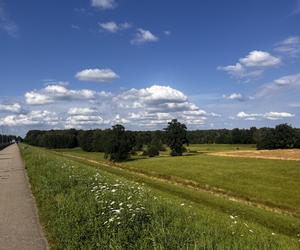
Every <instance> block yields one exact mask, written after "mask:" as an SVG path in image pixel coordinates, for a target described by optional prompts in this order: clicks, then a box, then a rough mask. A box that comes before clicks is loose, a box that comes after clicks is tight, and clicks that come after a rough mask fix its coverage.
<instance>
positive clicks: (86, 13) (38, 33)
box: [0, 0, 300, 135]
mask: <svg viewBox="0 0 300 250" xmlns="http://www.w3.org/2000/svg"><path fill="white" fill-rule="evenodd" d="M299 27H300V1H297V0H277V1H271V0H253V1H238V0H229V1H221V0H219V1H216V0H213V1H208V0H207V1H196V0H189V1H179V0H178V1H177V0H175V1H174V0H173V1H171V0H170V1H169V0H165V1H158V0H156V1H146V0H74V1H66V0H64V1H62V0H60V1H58V0H51V1H50V0H48V1H47V0H45V1H38V0H28V1H17V0H9V1H8V0H0V55H1V57H0V69H1V71H0V72H1V74H0V85H1V94H0V125H2V126H5V127H6V128H8V129H9V130H10V131H11V132H14V133H18V134H22V135H23V134H24V133H25V132H26V131H27V130H28V129H32V128H37V129H50V128H70V127H75V128H86V129H87V128H96V127H99V128H104V127H110V126H111V125H113V124H115V123H123V124H124V125H125V126H126V127H128V128H130V129H141V130H144V129H157V128H162V127H164V126H165V125H166V124H167V122H168V121H169V120H170V119H172V118H178V119H179V120H180V121H182V122H184V123H186V124H187V125H188V128H189V129H206V128H233V127H250V126H257V127H261V126H274V125H276V124H278V123H283V122H287V123H290V124H292V125H293V126H297V124H299V121H300V118H299V115H300V112H299V109H300V100H299V94H300V28H299Z"/></svg>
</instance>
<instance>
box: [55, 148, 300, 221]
mask: <svg viewBox="0 0 300 250" xmlns="http://www.w3.org/2000/svg"><path fill="white" fill-rule="evenodd" d="M57 154H59V155H62V156H67V157H70V158H73V159H78V160H83V161H86V162H89V163H93V164H96V165H100V166H101V165H103V166H106V167H115V168H119V169H122V170H123V171H127V172H133V173H134V174H136V175H139V176H143V177H147V178H151V179H153V180H158V181H162V182H165V183H170V184H172V185H177V186H182V187H188V188H191V189H193V190H197V191H199V192H206V193H209V194H211V195H214V196H217V197H222V198H225V199H227V200H230V201H233V202H239V203H242V204H246V205H250V206H254V207H258V208H262V209H264V210H266V211H270V212H275V213H278V214H288V215H292V216H296V217H299V216H300V214H299V211H295V212H294V211H290V210H289V209H284V208H279V207H274V206H268V205H266V204H263V203H259V202H256V201H249V200H247V199H245V198H243V197H239V196H236V195H233V194H230V193H228V191H226V190H224V189H221V188H216V187H212V186H209V185H205V186H201V185H200V184H199V183H197V182H194V181H191V180H187V179H184V178H180V177H176V176H164V175H158V174H157V173H155V172H142V171H139V170H137V169H135V168H130V167H127V166H126V167H125V166H124V165H122V164H119V163H110V162H104V161H95V160H91V159H88V158H85V157H80V156H75V155H72V154H66V153H57Z"/></svg>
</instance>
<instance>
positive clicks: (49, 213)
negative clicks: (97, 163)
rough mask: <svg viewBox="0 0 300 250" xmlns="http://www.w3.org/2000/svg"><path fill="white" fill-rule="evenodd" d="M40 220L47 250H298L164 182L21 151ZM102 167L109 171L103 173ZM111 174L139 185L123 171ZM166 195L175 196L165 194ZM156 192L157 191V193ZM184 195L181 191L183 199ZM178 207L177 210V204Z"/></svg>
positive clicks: (290, 239)
mask: <svg viewBox="0 0 300 250" xmlns="http://www.w3.org/2000/svg"><path fill="white" fill-rule="evenodd" d="M21 148H22V155H23V158H24V160H25V162H26V166H27V169H28V174H29V177H30V181H31V184H32V189H33V193H34V195H35V197H36V199H37V202H38V207H39V212H40V217H41V219H42V222H43V225H44V226H45V228H46V231H47V236H48V239H49V240H50V243H51V246H52V248H53V249H78V248H81V249H99V248H100V249H101V248H103V249H107V248H111V249H153V248H156V249H179V248H184V249H187V248H188V247H189V248H193V249H194V248H195V249H202V248H203V249H241V248H242V249H297V247H299V243H298V239H297V238H296V237H286V236H283V235H281V234H277V232H276V231H275V232H276V233H274V232H273V230H270V229H266V228H264V227H262V226H260V225H257V224H256V223H249V222H247V221H245V220H243V219H242V216H240V215H237V214H228V215H225V214H223V213H220V212H217V211H215V210H211V209H210V208H209V207H207V206H206V204H205V203H204V204H203V205H200V204H198V203H194V202H190V201H189V200H186V199H182V198H180V197H179V196H178V195H177V194H179V193H180V192H181V193H182V192H183V191H184V190H182V189H180V187H177V188H178V190H176V187H175V189H174V188H173V187H171V186H168V184H166V183H161V182H157V181H155V180H151V181H150V180H149V179H148V180H146V181H145V182H146V183H147V181H148V184H151V185H150V186H156V188H155V189H152V188H151V190H150V189H149V188H145V186H143V185H140V184H137V183H136V182H132V181H128V180H125V179H124V178H123V177H119V176H117V175H112V174H109V173H107V172H106V171H103V170H100V169H97V168H94V167H90V166H88V165H86V164H82V163H79V162H76V161H73V160H69V159H66V158H65V157H61V156H58V155H55V154H53V153H51V152H50V151H48V150H45V149H39V148H34V147H29V146H25V145H22V146H21ZM103 168H104V169H105V168H108V167H106V166H103ZM111 169H113V171H115V170H116V173H115V174H120V173H121V172H123V175H124V176H125V177H127V178H129V179H133V180H135V181H143V180H142V179H141V177H139V176H136V175H133V174H132V173H127V172H126V173H125V172H124V170H122V169H117V168H111V167H110V170H111ZM166 188H169V189H170V190H173V191H175V193H176V192H177V194H176V196H174V195H173V192H169V193H168V192H166ZM158 189H160V190H163V192H161V191H158ZM188 193H189V192H188V191H187V193H186V194H188ZM183 204H184V205H183Z"/></svg>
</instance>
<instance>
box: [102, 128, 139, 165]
mask: <svg viewBox="0 0 300 250" xmlns="http://www.w3.org/2000/svg"><path fill="white" fill-rule="evenodd" d="M133 146H134V138H133V137H132V134H131V133H129V132H127V131H125V128H124V127H123V126H122V125H120V124H117V125H115V126H113V127H112V130H111V131H110V136H109V140H108V143H107V146H106V148H105V158H109V159H110V160H111V161H122V160H127V159H129V157H130V152H131V150H132V149H133Z"/></svg>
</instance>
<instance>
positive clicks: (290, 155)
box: [208, 149, 300, 161]
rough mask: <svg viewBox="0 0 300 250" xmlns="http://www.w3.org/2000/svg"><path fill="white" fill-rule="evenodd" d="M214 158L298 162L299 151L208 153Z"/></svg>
mask: <svg viewBox="0 0 300 250" xmlns="http://www.w3.org/2000/svg"><path fill="white" fill-rule="evenodd" d="M208 155H214V156H226V157H246V158H260V159H273V160H288V161H300V149H276V150H241V151H236V150H235V151H224V152H215V153H208Z"/></svg>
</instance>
